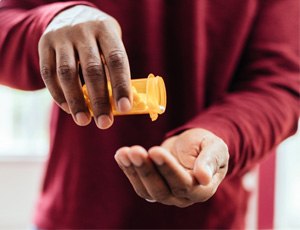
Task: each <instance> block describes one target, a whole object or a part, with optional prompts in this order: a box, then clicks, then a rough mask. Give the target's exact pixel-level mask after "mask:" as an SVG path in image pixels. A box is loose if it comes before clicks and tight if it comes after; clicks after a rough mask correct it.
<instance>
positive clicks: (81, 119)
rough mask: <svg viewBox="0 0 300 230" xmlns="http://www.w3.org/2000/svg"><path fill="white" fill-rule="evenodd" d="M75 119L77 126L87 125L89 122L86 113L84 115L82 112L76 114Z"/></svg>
mask: <svg viewBox="0 0 300 230" xmlns="http://www.w3.org/2000/svg"><path fill="white" fill-rule="evenodd" d="M75 119H76V122H77V123H78V124H79V125H86V124H88V123H89V121H90V118H89V116H88V115H87V114H86V113H84V112H79V113H76V115H75Z"/></svg>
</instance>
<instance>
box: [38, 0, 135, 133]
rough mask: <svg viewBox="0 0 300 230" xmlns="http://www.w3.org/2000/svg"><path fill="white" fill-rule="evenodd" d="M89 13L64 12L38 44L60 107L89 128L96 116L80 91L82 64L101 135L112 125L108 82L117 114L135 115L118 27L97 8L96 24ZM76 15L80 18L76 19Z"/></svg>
mask: <svg viewBox="0 0 300 230" xmlns="http://www.w3.org/2000/svg"><path fill="white" fill-rule="evenodd" d="M81 7H83V6H81ZM74 8H75V7H74ZM74 8H73V9H74ZM89 8H90V7H83V8H82V9H80V8H79V9H78V7H77V9H78V10H77V11H76V8H75V10H73V9H70V10H71V12H70V13H69V14H68V12H67V11H66V12H67V13H66V12H62V13H61V15H58V16H57V17H56V18H55V19H54V20H53V21H52V22H51V23H50V25H49V26H48V28H47V30H46V31H45V33H44V34H43V36H42V37H41V39H40V42H39V56H40V69H41V75H42V78H43V80H44V83H45V85H46V87H47V88H48V90H49V92H50V94H51V95H52V97H53V99H54V100H55V102H56V103H57V104H58V105H59V106H60V107H61V108H62V109H63V110H65V111H66V112H67V113H70V114H72V117H73V119H74V121H75V122H76V124H78V125H82V126H84V125H87V124H89V123H90V121H91V116H90V113H89V111H88V108H87V106H86V103H85V101H84V97H83V93H82V90H81V87H82V86H81V84H80V79H79V72H78V71H79V64H78V63H80V65H81V69H82V75H83V78H84V81H85V84H86V85H87V90H88V93H89V97H90V100H91V106H92V110H93V113H94V120H95V122H96V124H97V126H98V127H99V128H100V129H107V128H109V127H110V126H111V125H112V123H113V116H112V113H111V106H110V102H109V97H108V91H107V87H106V85H107V78H108V77H109V78H110V81H111V84H112V90H113V95H114V100H115V103H116V105H117V108H118V110H119V111H121V112H126V111H128V110H130V109H131V101H132V99H131V92H130V69H129V61H128V58H127V54H126V51H125V48H124V45H123V42H122V39H121V35H120V34H121V32H120V27H119V24H118V23H117V21H116V20H115V19H114V18H112V17H110V16H109V15H107V14H105V13H103V12H101V11H99V10H96V9H93V8H90V9H91V10H93V12H92V13H93V14H94V15H96V16H97V17H96V18H95V19H96V20H91V19H90V18H89V16H88V15H91V13H89V10H90V9H89ZM72 10H73V11H72ZM74 13H75V14H76V13H77V14H78V18H77V17H75V18H72V14H74ZM79 16H80V17H79ZM85 17H86V19H85ZM92 19H93V18H92ZM105 66H106V67H107V71H105Z"/></svg>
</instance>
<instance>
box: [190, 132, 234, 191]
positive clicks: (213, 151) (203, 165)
mask: <svg viewBox="0 0 300 230" xmlns="http://www.w3.org/2000/svg"><path fill="white" fill-rule="evenodd" d="M200 148H201V149H200V153H199V155H198V157H197V158H196V161H195V165H194V169H193V171H194V175H195V177H196V179H197V180H198V181H199V183H200V184H203V185H208V184H209V183H211V181H212V179H213V176H214V175H215V174H216V173H219V174H220V175H223V177H225V174H226V172H227V168H228V159H229V153H228V148H227V146H226V144H225V143H224V142H223V141H222V140H220V139H218V138H216V137H212V138H205V139H203V141H202V143H201V147H200Z"/></svg>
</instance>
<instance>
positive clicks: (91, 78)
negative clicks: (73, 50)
mask: <svg viewBox="0 0 300 230" xmlns="http://www.w3.org/2000/svg"><path fill="white" fill-rule="evenodd" d="M86 40H87V39H86ZM87 43H88V44H89V45H88V46H79V47H78V48H77V50H78V53H79V59H80V63H81V67H82V73H83V77H84V81H85V84H86V86H87V90H88V95H89V99H90V102H91V107H92V110H93V114H94V119H95V122H96V124H97V126H98V127H99V128H100V129H107V128H109V127H110V126H111V125H112V123H113V116H112V113H111V105H110V102H109V94H108V89H107V79H106V76H105V71H104V66H103V64H102V61H101V58H100V52H99V50H98V47H97V43H96V41H94V40H89V41H87Z"/></svg>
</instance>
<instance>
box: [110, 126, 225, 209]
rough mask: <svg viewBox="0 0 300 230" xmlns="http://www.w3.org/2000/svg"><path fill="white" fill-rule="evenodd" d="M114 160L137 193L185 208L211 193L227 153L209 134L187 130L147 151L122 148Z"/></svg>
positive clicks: (218, 178)
mask: <svg viewBox="0 0 300 230" xmlns="http://www.w3.org/2000/svg"><path fill="white" fill-rule="evenodd" d="M115 159H116V161H117V163H118V165H119V166H120V168H121V169H122V170H123V172H124V173H125V175H126V176H127V177H128V179H129V181H130V183H131V184H132V186H133V188H134V189H135V191H136V193H137V194H138V195H139V196H141V197H142V198H144V199H146V200H148V201H150V202H151V201H157V202H160V203H162V204H166V205H175V206H178V207H187V206H189V205H192V204H194V203H197V202H204V201H206V200H207V199H209V198H210V197H212V196H213V194H214V193H215V192H216V190H217V188H218V186H219V184H220V183H221V181H222V180H223V179H224V177H225V175H226V172H227V168H228V161H229V153H228V149H227V145H226V144H225V143H224V142H223V141H222V140H221V139H220V138H219V137H217V136H216V135H214V134H213V133H211V132H209V131H207V130H204V129H189V130H187V131H185V132H183V133H182V134H179V135H177V136H173V137H171V138H169V139H167V140H166V141H165V142H164V143H163V144H162V145H161V146H155V147H152V148H151V149H150V150H149V151H148V152H147V151H146V150H145V149H144V148H143V147H141V146H132V147H122V148H120V149H119V150H118V151H117V153H116V155H115Z"/></svg>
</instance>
